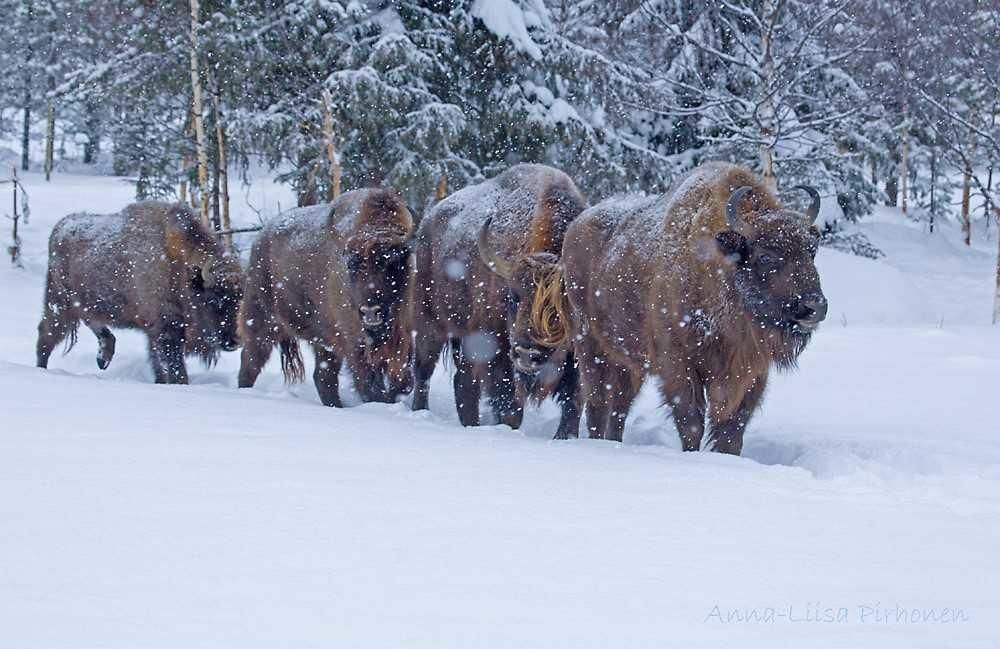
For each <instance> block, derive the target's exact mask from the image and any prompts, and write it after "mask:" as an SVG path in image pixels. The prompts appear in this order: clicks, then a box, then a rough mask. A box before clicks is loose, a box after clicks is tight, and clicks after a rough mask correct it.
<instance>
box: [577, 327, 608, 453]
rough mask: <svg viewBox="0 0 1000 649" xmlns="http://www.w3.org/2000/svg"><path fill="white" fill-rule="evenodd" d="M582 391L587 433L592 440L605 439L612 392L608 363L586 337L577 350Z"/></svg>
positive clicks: (594, 344)
mask: <svg viewBox="0 0 1000 649" xmlns="http://www.w3.org/2000/svg"><path fill="white" fill-rule="evenodd" d="M576 357H577V365H578V367H579V375H580V390H581V394H582V395H583V399H584V400H585V403H586V406H585V408H584V409H585V411H586V414H587V431H588V434H589V435H590V438H591V439H604V436H605V433H606V432H607V429H608V413H609V411H610V410H611V408H610V397H611V390H610V388H609V386H610V382H609V379H610V374H609V368H608V364H607V361H606V360H605V359H604V357H602V355H601V353H600V348H599V347H598V345H597V343H596V342H595V341H594V340H592V339H591V338H589V337H586V336H585V337H584V339H583V340H582V341H581V342H580V344H579V346H578V347H577V350H576Z"/></svg>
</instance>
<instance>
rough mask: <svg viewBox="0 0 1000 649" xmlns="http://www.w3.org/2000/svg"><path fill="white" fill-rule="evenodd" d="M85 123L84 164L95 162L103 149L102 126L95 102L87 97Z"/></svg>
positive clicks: (84, 106) (84, 108)
mask: <svg viewBox="0 0 1000 649" xmlns="http://www.w3.org/2000/svg"><path fill="white" fill-rule="evenodd" d="M83 111H84V117H83V125H84V128H85V129H86V131H87V141H86V142H85V143H84V144H83V164H88V165H89V164H94V163H95V162H97V156H98V154H99V153H100V151H101V133H100V131H101V126H100V119H99V118H98V115H97V108H96V107H95V106H94V103H93V102H92V101H91V100H90V99H87V100H86V101H85V102H84V104H83Z"/></svg>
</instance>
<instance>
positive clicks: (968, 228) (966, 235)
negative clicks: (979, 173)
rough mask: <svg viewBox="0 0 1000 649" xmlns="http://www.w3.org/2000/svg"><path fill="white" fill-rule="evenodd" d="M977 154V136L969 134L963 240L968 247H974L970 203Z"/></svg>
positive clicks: (963, 194)
mask: <svg viewBox="0 0 1000 649" xmlns="http://www.w3.org/2000/svg"><path fill="white" fill-rule="evenodd" d="M975 154H976V134H975V133H970V134H969V152H968V155H967V156H966V157H965V168H964V169H963V170H962V240H963V242H964V243H965V245H967V246H971V245H972V213H971V211H970V203H971V198H972V158H973V156H974V155H975Z"/></svg>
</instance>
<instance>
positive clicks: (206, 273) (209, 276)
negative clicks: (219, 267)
mask: <svg viewBox="0 0 1000 649" xmlns="http://www.w3.org/2000/svg"><path fill="white" fill-rule="evenodd" d="M214 265H215V261H214V260H213V259H212V258H211V257H208V258H206V259H205V261H204V262H202V264H201V266H199V270H201V279H202V281H203V282H204V283H205V286H212V285H213V284H215V274H214V273H213V272H212V267H213V266H214Z"/></svg>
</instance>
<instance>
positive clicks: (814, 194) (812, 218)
mask: <svg viewBox="0 0 1000 649" xmlns="http://www.w3.org/2000/svg"><path fill="white" fill-rule="evenodd" d="M792 189H801V190H802V191H804V192H805V193H807V194H809V197H810V198H812V203H810V204H809V209H807V210H806V212H805V214H806V218H808V219H809V223H815V222H816V217H817V216H819V204H820V200H819V192H818V191H816V188H815V187H812V186H811V185H796V186H795V187H792Z"/></svg>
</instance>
